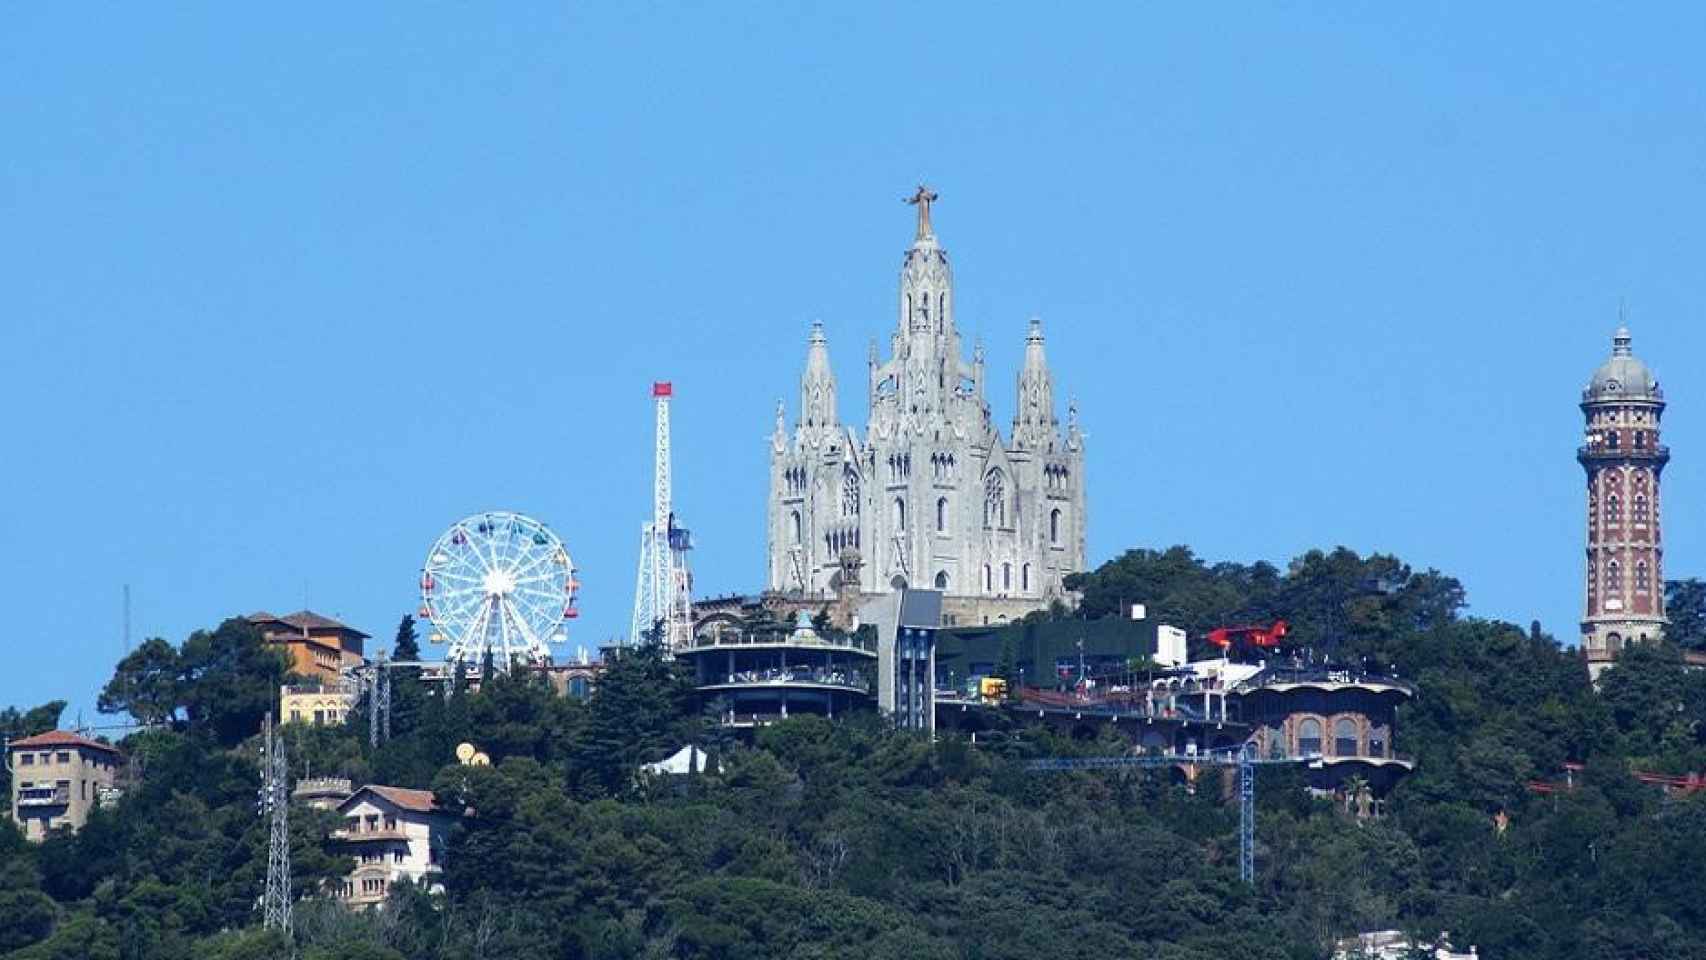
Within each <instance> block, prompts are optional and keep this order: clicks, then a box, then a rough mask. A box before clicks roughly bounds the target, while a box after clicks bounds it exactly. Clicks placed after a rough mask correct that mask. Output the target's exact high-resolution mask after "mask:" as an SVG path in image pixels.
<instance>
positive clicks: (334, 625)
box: [243, 610, 368, 639]
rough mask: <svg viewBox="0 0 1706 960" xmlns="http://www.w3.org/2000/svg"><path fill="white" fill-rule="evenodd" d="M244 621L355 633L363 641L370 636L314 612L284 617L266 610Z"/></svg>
mask: <svg viewBox="0 0 1706 960" xmlns="http://www.w3.org/2000/svg"><path fill="white" fill-rule="evenodd" d="M243 619H245V620H247V621H249V622H250V623H252V624H255V625H256V626H259V625H261V624H263V623H282V624H284V625H285V626H288V627H294V628H296V629H297V630H336V631H338V632H340V633H353V634H355V635H356V636H358V637H361V638H363V639H366V637H367V636H368V635H367V634H365V633H362V632H361V631H360V630H357V629H356V628H354V627H352V626H350V625H348V624H345V623H339V622H338V621H336V620H333V619H332V618H331V617H323V616H321V615H320V614H318V613H315V612H314V611H312V610H298V611H296V612H295V613H287V614H285V615H284V616H282V617H281V616H277V615H276V614H271V613H268V612H267V611H265V610H257V611H255V612H254V613H251V614H249V615H248V616H246V617H244V618H243Z"/></svg>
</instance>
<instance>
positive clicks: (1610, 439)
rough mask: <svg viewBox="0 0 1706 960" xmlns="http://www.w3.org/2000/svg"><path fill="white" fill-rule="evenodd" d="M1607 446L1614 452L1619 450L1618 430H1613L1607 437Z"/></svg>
mask: <svg viewBox="0 0 1706 960" xmlns="http://www.w3.org/2000/svg"><path fill="white" fill-rule="evenodd" d="M1605 445H1606V446H1608V447H1610V448H1611V449H1613V450H1616V449H1617V431H1616V430H1613V431H1611V432H1610V433H1608V434H1606V435H1605Z"/></svg>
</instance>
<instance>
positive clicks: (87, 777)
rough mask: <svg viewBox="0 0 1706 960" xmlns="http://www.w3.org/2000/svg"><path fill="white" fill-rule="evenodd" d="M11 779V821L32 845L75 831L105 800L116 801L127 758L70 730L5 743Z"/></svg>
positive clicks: (114, 748) (116, 750)
mask: <svg viewBox="0 0 1706 960" xmlns="http://www.w3.org/2000/svg"><path fill="white" fill-rule="evenodd" d="M6 769H7V770H8V771H10V772H11V774H12V798H11V799H12V810H11V813H12V820H13V822H15V823H17V825H18V827H19V828H20V829H22V830H23V831H24V836H25V837H27V838H28V839H30V840H34V841H40V840H44V839H46V838H47V835H48V834H49V833H51V832H53V831H55V830H76V829H78V828H79V827H81V826H83V824H84V823H87V822H88V820H89V811H91V810H93V809H94V808H95V807H97V806H99V805H100V804H101V802H102V801H103V798H107V797H113V796H116V791H117V790H118V788H119V780H120V777H121V776H122V774H123V771H124V754H123V753H122V752H120V750H119V749H118V748H117V747H115V746H113V745H112V744H110V743H102V742H101V741H99V740H91V739H89V738H88V737H85V736H83V735H82V734H79V733H73V732H71V731H69V730H50V731H48V732H47V733H41V734H37V735H36V736H33V737H24V738H23V739H21V740H12V741H10V742H8V743H7V744H6Z"/></svg>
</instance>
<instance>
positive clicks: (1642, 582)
mask: <svg viewBox="0 0 1706 960" xmlns="http://www.w3.org/2000/svg"><path fill="white" fill-rule="evenodd" d="M1650 589H1652V583H1651V581H1650V579H1649V575H1648V573H1647V561H1645V560H1642V561H1640V562H1638V563H1636V564H1635V592H1636V593H1646V592H1647V591H1648V590H1650Z"/></svg>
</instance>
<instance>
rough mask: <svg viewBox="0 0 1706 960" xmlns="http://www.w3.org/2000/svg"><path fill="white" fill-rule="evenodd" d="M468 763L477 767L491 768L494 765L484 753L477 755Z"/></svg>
mask: <svg viewBox="0 0 1706 960" xmlns="http://www.w3.org/2000/svg"><path fill="white" fill-rule="evenodd" d="M468 762H469V763H470V764H472V765H473V766H476V767H489V766H491V765H492V758H491V757H488V756H486V755H485V754H483V753H476V754H474V756H473V758H471V759H470V760H469V761H468Z"/></svg>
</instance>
